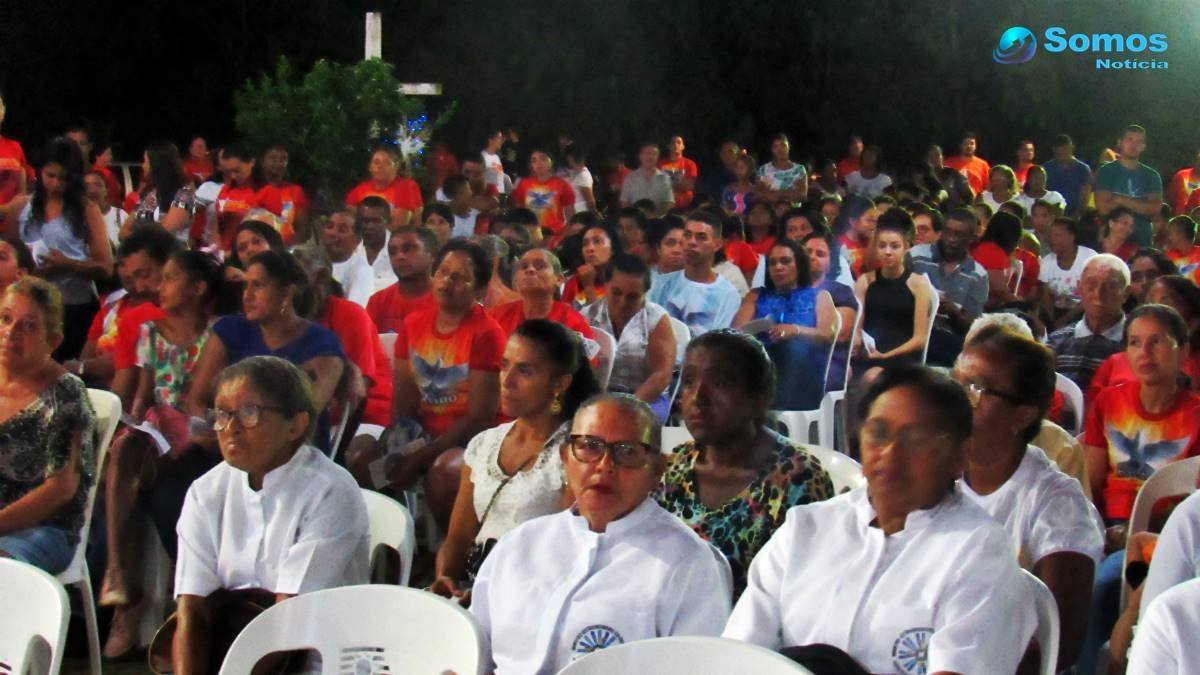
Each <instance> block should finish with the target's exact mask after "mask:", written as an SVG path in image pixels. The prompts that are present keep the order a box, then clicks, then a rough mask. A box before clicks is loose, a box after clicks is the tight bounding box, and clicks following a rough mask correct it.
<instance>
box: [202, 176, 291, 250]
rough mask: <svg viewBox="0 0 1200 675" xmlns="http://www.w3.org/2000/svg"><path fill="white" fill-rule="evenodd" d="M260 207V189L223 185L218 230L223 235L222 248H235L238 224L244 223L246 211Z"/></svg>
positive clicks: (219, 194) (219, 197) (218, 206)
mask: <svg viewBox="0 0 1200 675" xmlns="http://www.w3.org/2000/svg"><path fill="white" fill-rule="evenodd" d="M260 207H263V204H262V203H261V202H260V201H259V199H258V189H256V188H254V187H251V186H249V185H238V186H233V185H228V184H227V185H223V186H221V192H219V193H218V194H217V232H219V233H220V236H221V250H223V251H226V252H228V251H232V250H233V240H234V237H235V236H236V235H237V228H238V225H241V224H242V219H243V218H245V217H246V212H247V211H249V210H250V209H257V208H260ZM273 213H274V212H273ZM275 215H279V214H278V213H275Z"/></svg>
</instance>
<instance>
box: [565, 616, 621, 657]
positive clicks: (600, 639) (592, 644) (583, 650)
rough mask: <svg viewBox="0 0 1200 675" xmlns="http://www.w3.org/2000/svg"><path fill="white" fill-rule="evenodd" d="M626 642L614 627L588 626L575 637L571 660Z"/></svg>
mask: <svg viewBox="0 0 1200 675" xmlns="http://www.w3.org/2000/svg"><path fill="white" fill-rule="evenodd" d="M624 642H625V638H623V637H621V634H620V633H618V632H617V631H616V629H614V628H613V627H612V626H605V625H602V624H595V625H591V626H588V627H587V628H584V629H583V630H581V631H579V635H576V636H575V642H574V643H573V644H572V645H571V651H572V652H574V655H573V656H572V657H571V660H572V661H573V660H575V659H578V658H580V657H583V656H587V655H588V654H591V653H592V652H594V651H596V650H598V649H604V648H605V647H612V646H613V645H619V644H624Z"/></svg>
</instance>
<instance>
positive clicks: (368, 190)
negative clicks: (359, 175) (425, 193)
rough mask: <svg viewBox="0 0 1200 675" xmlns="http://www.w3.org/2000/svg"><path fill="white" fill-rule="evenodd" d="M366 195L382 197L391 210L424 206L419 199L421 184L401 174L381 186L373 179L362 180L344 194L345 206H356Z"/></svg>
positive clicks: (419, 208)
mask: <svg viewBox="0 0 1200 675" xmlns="http://www.w3.org/2000/svg"><path fill="white" fill-rule="evenodd" d="M367 197H383V199H384V201H386V202H387V203H388V204H389V205H390V206H391V207H392V209H393V210H395V209H408V210H409V211H420V210H421V207H422V206H424V202H422V201H421V186H419V185H417V181H415V180H413V179H411V178H404V177H403V176H401V177H398V178H396V180H394V181H392V182H391V183H388V184H387V185H386V186H384V187H382V188H378V187H375V181H373V180H364V181H363V182H361V183H359V184H358V185H356V186H355V187H354V189H353V190H351V191H350V194H348V195H346V206H358V203H359V202H361V201H362V200H364V199H366V198H367Z"/></svg>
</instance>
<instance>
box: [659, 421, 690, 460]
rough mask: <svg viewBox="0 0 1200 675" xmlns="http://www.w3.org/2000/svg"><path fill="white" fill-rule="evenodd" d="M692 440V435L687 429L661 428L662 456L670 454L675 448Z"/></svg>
mask: <svg viewBox="0 0 1200 675" xmlns="http://www.w3.org/2000/svg"><path fill="white" fill-rule="evenodd" d="M690 440H692V434H691V432H689V431H688V429H687V427H663V428H662V451H663V454H664V455H668V454H670V453H671V452H672V451H673V450H675V448H678V447H679V446H681V445H683V444H684V443H687V442H688V441H690Z"/></svg>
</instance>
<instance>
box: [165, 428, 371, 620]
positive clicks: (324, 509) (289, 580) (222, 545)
mask: <svg viewBox="0 0 1200 675" xmlns="http://www.w3.org/2000/svg"><path fill="white" fill-rule="evenodd" d="M176 531H177V533H178V535H179V558H178V561H177V563H176V568H175V595H176V597H178V596H180V595H198V596H208V595H210V594H211V593H212V592H214V591H216V590H220V589H226V590H237V589H242V588H258V589H263V590H266V591H270V592H272V593H283V594H293V595H294V594H299V593H308V592H311V591H316V590H321V589H325V588H334V587H338V586H348V585H354V584H362V583H366V582H367V556H368V552H367V547H368V542H369V538H368V527H367V509H366V506H365V504H364V503H363V499H362V493H361V492H360V491H359V488H358V485H357V484H355V482H354V479H353V478H352V477H351V476H350V474H349V473H348V472H347V471H346V470H345V469H343V468H341V467H339V466H337V465H336V464H334V463H333V462H332V461H331V460H330V459H329V458H328V457H326V456H325V455H324V453H322V452H321V451H320V450H317V449H316V448H314V447H312V446H310V445H304V446H301V447H300V449H299V450H297V451H296V454H295V455H293V456H292V458H291V459H290V460H289V461H288V463H287V464H284V465H283V466H281V467H279V468H277V469H274V470H272V471H271V472H270V473H268V474H267V475H266V476H264V477H263V485H262V489H261V490H254V489H252V488H251V487H250V482H249V477H248V475H247V474H246V472H244V471H242V470H240V469H235V468H234V467H232V466H230V465H229V464H227V463H225V462H222V463H221V464H218V465H217V466H216V467H214V468H213V469H212V470H211V471H209V472H208V473H206V474H204V475H203V476H201V477H200V478H199V479H198V480H197V481H196V482H195V483H193V484H192V486H191V488H189V489H188V493H187V498H186V500H185V502H184V506H183V512H182V513H181V515H180V517H179V523H178V525H177V526H176Z"/></svg>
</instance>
